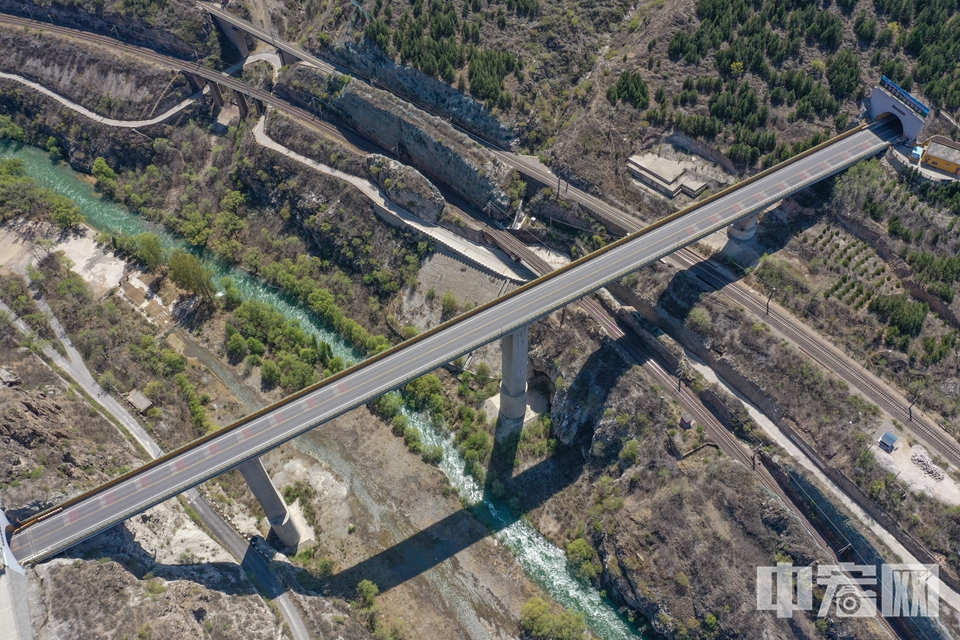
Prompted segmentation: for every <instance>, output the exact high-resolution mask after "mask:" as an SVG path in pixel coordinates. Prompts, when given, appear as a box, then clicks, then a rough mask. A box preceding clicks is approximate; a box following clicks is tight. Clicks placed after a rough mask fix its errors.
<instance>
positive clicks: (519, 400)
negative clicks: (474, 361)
mask: <svg viewBox="0 0 960 640" xmlns="http://www.w3.org/2000/svg"><path fill="white" fill-rule="evenodd" d="M529 347H530V327H529V325H524V326H522V327H520V328H519V329H517V330H516V331H514V332H513V333H509V334H507V335H505V336H503V337H502V338H501V339H500V351H501V354H502V369H503V378H502V380H501V382H500V420H499V426H498V427H497V435H496V437H497V440H502V439H505V438H509V437H510V436H511V435H513V433H515V432H519V431H520V430H521V429H522V428H523V417H524V415H525V414H526V412H527V358H528V351H529Z"/></svg>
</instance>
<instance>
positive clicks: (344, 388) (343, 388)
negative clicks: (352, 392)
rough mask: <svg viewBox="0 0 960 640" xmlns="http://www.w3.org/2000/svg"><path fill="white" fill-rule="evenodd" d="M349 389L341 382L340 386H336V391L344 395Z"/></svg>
mask: <svg viewBox="0 0 960 640" xmlns="http://www.w3.org/2000/svg"><path fill="white" fill-rule="evenodd" d="M349 388H350V387H348V386H347V383H346V382H341V383H340V384H338V385H337V391H339V392H340V393H346V392H347V389H349Z"/></svg>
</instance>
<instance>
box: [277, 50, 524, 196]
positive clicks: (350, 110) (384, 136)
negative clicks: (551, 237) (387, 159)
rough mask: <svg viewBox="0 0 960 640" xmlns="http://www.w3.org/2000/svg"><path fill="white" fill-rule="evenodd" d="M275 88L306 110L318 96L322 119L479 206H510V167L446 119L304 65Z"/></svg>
mask: <svg viewBox="0 0 960 640" xmlns="http://www.w3.org/2000/svg"><path fill="white" fill-rule="evenodd" d="M328 85H329V86H328ZM275 90H276V92H277V93H278V94H280V95H281V96H283V97H284V98H287V99H289V100H291V101H294V102H298V103H299V104H301V105H303V106H304V107H306V108H313V107H312V105H313V104H314V101H315V99H316V98H317V97H320V98H321V99H323V100H324V103H325V105H329V107H330V108H328V109H324V114H325V116H326V117H328V118H330V119H332V120H335V121H338V122H341V123H343V124H344V125H345V126H347V127H349V128H350V129H353V130H354V131H356V132H357V133H359V134H361V135H362V136H364V137H365V138H367V139H369V140H371V141H373V142H374V143H376V144H377V145H379V146H380V147H381V148H383V149H389V150H391V151H393V152H395V153H396V155H397V156H398V157H399V159H400V160H401V161H402V162H404V163H407V164H410V165H412V166H414V167H415V168H416V169H418V170H419V171H420V172H421V173H422V174H424V175H425V176H427V177H428V178H430V179H431V180H433V182H434V183H436V184H441V185H444V186H445V187H446V188H448V189H450V190H451V191H453V192H454V193H456V194H457V195H458V196H460V197H462V198H463V199H465V200H467V201H468V202H470V203H471V204H473V205H474V206H475V207H477V208H478V209H483V208H485V207H486V206H487V204H488V203H490V202H492V203H493V204H494V205H496V206H497V207H499V208H500V209H502V210H504V211H506V210H507V209H508V208H509V205H510V198H509V197H508V196H507V193H506V191H505V186H506V185H507V183H508V182H509V180H510V177H511V173H512V172H511V170H510V169H509V168H508V167H507V166H505V165H504V164H503V163H502V162H500V160H499V159H497V157H496V156H494V155H493V154H492V153H490V152H489V151H487V150H485V149H483V148H482V147H481V146H480V145H479V144H477V143H475V142H474V141H472V140H470V138H468V137H467V136H466V135H464V134H462V133H460V132H459V131H457V130H456V129H454V128H453V127H452V126H450V124H449V123H447V122H446V121H444V120H441V119H440V118H437V117H434V116H431V115H430V114H428V113H426V112H424V111H423V110H421V109H418V108H417V107H415V106H413V105H411V104H410V103H409V102H406V101H404V100H401V99H400V98H397V97H396V96H394V95H393V94H391V93H388V92H386V91H383V90H380V89H375V88H373V87H370V86H367V85H365V84H363V83H362V82H360V81H356V80H354V81H351V82H348V83H347V84H346V86H342V87H341V86H339V85H338V84H337V83H328V78H327V77H326V76H325V75H323V74H322V73H320V72H319V71H317V70H316V69H312V68H309V67H305V66H303V65H297V66H296V67H294V68H293V69H292V70H291V71H289V72H287V73H284V74H282V75H281V77H280V79H279V81H278V82H277V84H276V85H275Z"/></svg>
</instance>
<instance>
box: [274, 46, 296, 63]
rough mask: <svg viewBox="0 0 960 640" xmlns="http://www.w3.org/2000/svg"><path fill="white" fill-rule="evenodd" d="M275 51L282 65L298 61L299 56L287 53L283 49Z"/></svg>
mask: <svg viewBox="0 0 960 640" xmlns="http://www.w3.org/2000/svg"><path fill="white" fill-rule="evenodd" d="M277 53H278V54H280V64H281V65H283V66H286V65H290V64H294V63H297V62H300V58H297V57H296V56H294V55H292V54H290V53H287V52H286V51H284V50H283V49H278V50H277Z"/></svg>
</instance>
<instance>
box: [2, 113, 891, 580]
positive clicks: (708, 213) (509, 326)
mask: <svg viewBox="0 0 960 640" xmlns="http://www.w3.org/2000/svg"><path fill="white" fill-rule="evenodd" d="M898 133H899V132H898V131H897V130H895V129H894V128H893V127H891V126H889V125H886V124H881V125H877V126H874V127H873V128H870V129H861V130H856V131H852V132H849V133H847V134H844V135H842V136H839V137H838V138H835V139H834V140H831V141H829V142H828V143H826V144H824V145H821V147H818V148H816V149H815V150H812V151H811V152H808V153H807V154H802V155H801V156H798V157H797V158H794V159H792V160H788V161H787V162H786V163H783V164H782V165H779V166H778V167H774V168H773V169H771V170H769V171H766V172H764V173H762V174H760V175H759V176H757V177H755V178H752V179H749V180H746V181H744V182H743V183H741V184H739V185H737V186H736V187H734V188H732V189H730V190H727V191H726V192H721V193H720V194H718V195H717V196H714V197H712V198H710V199H708V200H707V201H705V202H704V203H701V204H699V205H696V206H694V207H692V208H690V209H688V210H686V211H682V212H680V213H678V214H675V215H673V216H670V217H669V218H667V219H665V220H663V221H661V222H659V223H656V224H654V225H651V226H650V227H647V228H646V229H644V230H642V231H639V232H637V233H636V234H634V235H632V236H629V237H627V238H624V239H622V240H620V241H618V242H616V243H613V244H611V245H609V246H607V247H605V248H604V249H601V250H600V251H598V252H596V253H594V254H591V255H590V256H587V257H585V258H583V259H581V260H579V261H577V262H574V263H572V264H571V265H569V266H567V267H565V268H563V269H560V270H558V271H555V272H553V273H551V274H549V275H547V276H545V277H543V278H541V279H539V280H537V281H535V282H533V283H530V284H528V285H526V286H524V287H521V288H520V289H517V290H516V291H514V292H512V293H511V294H508V295H507V296H505V297H503V298H501V299H499V300H496V301H494V302H492V303H490V304H488V305H485V306H483V307H480V308H478V309H475V310H474V311H472V312H470V313H468V314H465V315H464V316H462V317H460V318H457V319H454V320H452V321H450V322H448V323H446V324H445V325H442V326H441V327H438V328H437V329H435V330H432V331H429V332H427V333H425V334H423V335H421V336H419V337H417V338H415V339H413V340H411V341H408V342H406V343H404V344H402V345H399V346H397V347H394V348H393V349H391V350H389V351H387V352H386V353H384V354H381V355H379V356H375V357H373V358H371V359H369V360H367V361H365V362H363V363H360V364H358V365H356V366H354V367H352V368H350V369H348V370H346V371H344V372H342V373H341V374H338V375H337V376H334V377H332V378H329V379H327V380H325V381H324V382H322V383H320V384H319V385H316V386H314V387H312V388H310V389H307V390H305V391H302V392H300V393H298V394H295V395H294V396H291V397H289V398H286V399H285V400H283V401H281V402H280V403H278V404H276V405H274V406H272V407H268V408H267V409H265V410H263V411H261V412H258V413H256V414H254V415H252V416H249V417H248V418H246V419H244V420H243V421H241V422H239V423H237V424H235V425H232V426H230V427H227V428H225V429H223V430H221V431H219V432H217V433H215V434H211V435H210V436H207V437H206V438H202V439H200V440H198V441H195V442H193V443H191V444H189V445H186V446H185V447H182V448H181V449H179V450H177V451H175V452H173V453H171V454H169V455H167V456H165V457H163V458H160V459H158V460H156V461H154V462H152V463H148V464H146V465H144V466H143V467H141V468H140V469H137V470H134V471H132V472H130V473H128V474H125V475H124V476H122V477H120V478H118V479H116V480H114V481H112V482H110V483H107V484H106V485H104V486H102V487H100V488H97V489H94V490H92V491H90V492H88V493H86V494H83V495H82V496H79V497H77V498H75V499H73V500H70V501H68V502H67V503H64V504H63V505H61V506H59V507H56V508H54V509H52V510H49V511H47V512H45V513H43V514H40V515H39V516H38V517H36V518H33V519H31V520H28V521H27V522H25V523H24V525H22V526H21V527H20V528H19V529H18V530H17V531H16V532H15V533H14V535H13V536H12V539H11V542H10V547H11V549H12V550H13V553H14V555H15V556H16V557H17V558H18V559H19V560H20V561H21V562H29V561H37V560H40V559H42V558H45V557H47V556H50V555H53V554H55V553H58V552H59V551H62V550H63V549H66V548H67V547H70V546H71V545H73V544H76V543H77V542H79V541H81V540H83V539H85V538H88V537H90V536H93V535H95V534H97V533H98V532H100V531H103V530H104V529H106V528H107V527H110V526H112V525H114V524H116V523H118V522H121V521H123V520H125V519H127V518H129V517H131V516H133V515H135V514H137V513H140V512H142V511H144V510H146V509H148V508H150V507H152V506H153V505H155V504H158V503H160V502H162V501H164V500H166V499H167V498H170V497H172V496H175V495H177V494H179V493H181V492H183V491H185V490H186V489H188V488H190V487H193V486H196V485H198V484H200V483H202V482H204V481H206V480H209V479H210V478H213V477H215V476H217V475H219V474H221V473H223V472H225V471H227V470H229V469H232V468H234V467H236V466H237V465H239V464H241V463H243V462H244V461H246V460H249V459H251V458H253V457H257V456H260V455H262V454H264V453H266V452H267V451H269V450H271V449H273V448H275V447H278V446H279V445H281V444H282V443H284V442H286V441H288V440H290V439H292V438H295V437H297V436H299V435H301V434H302V433H304V432H306V431H308V430H310V429H312V428H314V427H316V426H318V425H320V424H323V423H324V422H326V421H328V420H330V419H332V418H334V417H336V416H338V415H340V414H343V413H345V412H347V411H349V410H351V409H353V408H355V407H357V406H359V405H361V404H363V403H365V402H368V401H370V400H371V399H374V398H376V397H377V396H379V395H381V394H383V393H385V392H387V391H390V390H391V389H395V388H397V387H399V386H401V385H403V384H405V383H406V382H408V381H410V380H412V379H414V378H416V377H418V376H420V375H423V374H424V373H427V372H429V371H431V370H433V369H435V368H436V367H438V366H440V365H442V364H444V363H446V362H449V361H451V360H454V359H456V358H457V357H458V356H460V355H462V354H464V353H466V352H468V351H471V350H473V349H476V348H477V347H479V346H481V345H484V344H486V343H488V342H491V341H493V340H496V339H497V338H499V337H501V336H502V335H504V334H506V333H509V332H510V331H512V330H514V329H515V328H517V327H519V326H522V325H525V324H528V323H530V322H532V321H534V320H537V319H539V318H541V317H543V316H545V315H547V314H549V313H551V312H552V311H554V310H556V309H558V308H560V307H562V306H563V305H566V304H568V303H570V302H572V301H574V300H576V299H578V298H580V297H582V296H584V295H586V294H588V293H590V292H592V291H595V290H597V289H599V288H601V287H603V286H605V285H606V284H608V283H609V282H611V281H613V280H616V279H619V278H621V277H623V276H624V275H626V274H628V273H630V272H631V271H635V270H636V269H638V268H641V267H643V266H645V265H647V264H649V263H651V262H653V261H654V260H657V259H658V258H660V257H662V256H664V255H667V254H669V253H671V252H673V251H676V250H677V249H679V248H680V247H683V246H686V245H687V244H690V243H692V242H695V241H696V240H698V239H700V238H702V237H704V236H706V235H708V234H710V233H713V232H714V231H717V230H719V229H722V228H723V227H725V226H727V225H729V224H731V223H733V222H735V221H736V220H739V219H740V218H743V217H745V216H747V215H750V214H751V213H753V212H755V211H758V210H761V209H763V208H764V207H767V206H769V205H770V204H771V203H773V202H776V201H777V200H780V199H781V198H784V197H786V196H788V195H790V194H792V193H795V192H797V191H799V190H800V189H803V188H804V187H806V186H809V185H810V184H813V183H815V182H817V181H819V180H823V179H824V178H827V177H829V176H830V175H833V174H835V173H837V172H839V171H841V170H843V169H845V168H846V167H849V166H850V165H852V164H854V163H856V162H858V161H859V160H861V159H864V158H866V157H869V156H872V155H874V154H876V153H878V152H879V151H881V150H883V149H884V148H886V146H887V145H888V143H889V141H890V140H891V139H893V138H894V137H896V135H898Z"/></svg>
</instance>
